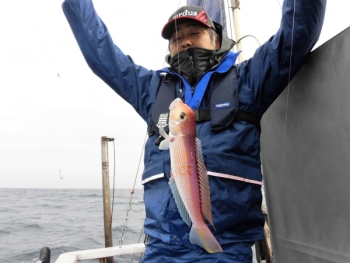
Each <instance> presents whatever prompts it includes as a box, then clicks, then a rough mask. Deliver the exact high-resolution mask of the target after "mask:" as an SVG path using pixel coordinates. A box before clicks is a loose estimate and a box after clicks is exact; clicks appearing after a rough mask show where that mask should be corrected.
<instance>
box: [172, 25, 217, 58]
mask: <svg viewBox="0 0 350 263" xmlns="http://www.w3.org/2000/svg"><path fill="white" fill-rule="evenodd" d="M169 41H170V44H169V50H170V56H172V57H173V56H174V55H176V54H177V53H178V52H180V51H183V50H186V49H188V48H191V47H200V48H205V49H212V50H215V49H218V48H219V47H220V42H219V39H216V41H215V43H213V41H212V39H211V38H210V35H209V32H208V30H207V29H206V28H204V27H202V26H200V24H199V23H196V22H185V23H182V24H179V25H177V27H176V30H174V33H173V34H172V36H171V38H170V40H169Z"/></svg>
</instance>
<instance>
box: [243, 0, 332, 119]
mask: <svg viewBox="0 0 350 263" xmlns="http://www.w3.org/2000/svg"><path fill="white" fill-rule="evenodd" d="M326 2H327V0H284V3H283V7H282V19H281V24H280V28H279V30H278V31H277V33H276V34H275V35H274V36H272V37H271V38H270V39H269V40H268V41H267V42H266V43H265V44H263V45H262V46H261V47H259V48H258V49H257V50H256V52H255V54H254V56H253V57H252V58H251V59H249V60H247V61H244V62H242V63H241V64H239V65H238V71H239V75H240V78H239V86H240V88H241V89H242V92H240V94H241V97H240V98H239V100H240V102H241V101H242V102H243V103H242V104H243V108H245V110H248V111H251V112H253V113H254V114H257V115H258V116H262V115H263V113H264V112H265V111H266V110H267V108H268V107H269V106H270V105H271V104H272V102H273V101H274V100H275V99H276V98H277V97H278V95H279V94H280V93H281V92H282V91H283V89H284V88H285V87H286V86H287V85H288V82H289V80H291V79H292V78H293V76H294V75H295V74H296V72H297V71H298V70H299V68H300V67H301V66H302V64H303V62H304V61H305V59H306V57H307V55H308V54H309V52H310V51H311V50H312V48H313V46H314V45H315V44H316V42H317V40H318V38H319V36H320V33H321V28H322V24H323V20H324V15H325V8H326ZM247 97H248V98H247ZM249 100H250V101H249Z"/></svg>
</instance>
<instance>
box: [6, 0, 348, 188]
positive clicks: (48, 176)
mask: <svg viewBox="0 0 350 263" xmlns="http://www.w3.org/2000/svg"><path fill="white" fill-rule="evenodd" d="M61 3H62V0H50V1H48V0H34V1H28V0H13V1H0V25H1V26H0V34H1V49H0V92H1V93H0V94H1V96H0V187H6V188H7V187H11V188H15V187H19V188H23V187H25V188H101V187H102V168H101V137H102V136H108V137H113V138H115V146H116V166H117V168H116V188H132V186H133V182H134V180H135V176H136V173H137V167H138V163H139V159H140V155H141V151H142V148H143V143H144V139H145V134H146V125H145V123H143V121H142V120H141V118H140V117H139V116H138V115H137V113H136V112H134V110H133V109H132V108H131V106H129V105H128V104H126V103H125V102H124V101H123V100H121V99H120V98H119V97H118V96H117V95H116V94H115V93H114V92H113V91H112V89H110V88H109V87H108V86H107V85H106V84H104V83H103V82H102V81H101V80H100V79H99V78H98V77H96V76H95V75H94V74H93V73H92V72H91V70H90V69H89V68H88V66H87V64H86V63H85V60H84V58H83V56H82V55H81V53H80V50H79V48H78V45H77V44H76V42H75V39H74V37H73V34H72V32H71V30H70V28H69V26H68V23H67V21H66V19H65V17H64V14H63V12H62V9H61ZM184 3H185V1H180V5H184ZM94 5H95V8H96V10H97V12H98V14H99V15H100V17H102V19H103V20H104V22H105V23H106V25H107V27H108V28H109V30H110V32H111V35H112V37H113V39H114V42H115V43H116V44H117V45H119V47H120V48H121V49H122V50H123V51H124V53H126V54H129V55H131V56H132V58H133V59H134V61H135V63H137V64H140V65H143V66H145V67H147V68H149V69H159V68H162V67H164V66H165V64H164V57H165V55H166V51H167V42H166V41H165V40H163V39H162V38H161V37H160V31H161V29H162V27H163V25H164V23H165V22H166V21H167V19H168V17H169V16H170V14H171V13H173V12H174V11H175V10H176V9H177V7H178V6H179V1H178V0H176V1H175V0H168V1H165V0H150V1H145V0H128V1H116V0H95V1H94ZM348 10H350V2H349V1H344V0H329V1H328V8H327V12H326V20H325V24H324V28H323V31H322V34H321V38H320V40H319V42H318V44H317V46H319V45H321V44H322V43H324V42H325V41H327V40H328V39H330V38H332V37H333V36H335V35H336V34H338V33H339V32H341V31H342V30H344V29H345V28H347V27H348V26H350V17H349V15H348ZM280 13H281V10H280V6H279V2H278V1H277V0H267V1H261V0H242V1H241V13H240V18H241V31H242V35H247V34H249V35H254V36H255V37H256V38H258V39H259V41H260V43H264V42H265V41H266V40H267V39H268V38H269V37H270V36H271V35H273V34H274V32H275V31H276V30H277V28H278V26H279V21H280ZM243 47H244V52H243V54H244V57H245V58H249V57H250V56H252V54H253V52H254V50H255V49H256V48H257V47H258V44H257V42H256V41H255V40H254V39H253V38H246V39H245V40H243ZM58 74H59V77H58ZM109 155H110V159H111V162H110V168H111V185H112V172H113V169H112V168H113V160H112V159H113V144H112V143H109ZM142 158H143V157H142ZM142 168H143V165H141V166H140V172H139V175H138V178H137V184H136V187H141V184H140V181H141V172H142ZM60 170H61V173H62V175H63V179H60V178H59V171H60Z"/></svg>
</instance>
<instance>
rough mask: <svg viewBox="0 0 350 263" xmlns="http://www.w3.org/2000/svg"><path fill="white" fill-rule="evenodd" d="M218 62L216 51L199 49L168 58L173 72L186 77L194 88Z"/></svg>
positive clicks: (185, 51)
mask: <svg viewBox="0 0 350 263" xmlns="http://www.w3.org/2000/svg"><path fill="white" fill-rule="evenodd" d="M218 62H219V58H218V57H217V55H216V50H210V49H205V48H198V47H194V48H189V49H187V50H184V51H181V52H179V53H178V54H176V55H175V56H173V57H168V63H169V65H170V67H171V70H173V71H175V72H176V73H178V74H180V75H181V76H182V77H184V78H185V79H186V80H187V81H188V82H189V83H190V84H191V85H192V86H194V85H195V84H196V83H197V82H198V80H199V79H200V78H201V77H202V76H203V74H204V73H205V72H206V71H207V70H208V69H210V68H212V67H213V66H215V65H216V64H217V63H218Z"/></svg>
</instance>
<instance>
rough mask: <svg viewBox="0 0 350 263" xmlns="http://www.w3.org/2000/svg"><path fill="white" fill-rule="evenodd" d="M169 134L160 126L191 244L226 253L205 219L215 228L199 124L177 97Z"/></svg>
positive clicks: (170, 120)
mask: <svg viewBox="0 0 350 263" xmlns="http://www.w3.org/2000/svg"><path fill="white" fill-rule="evenodd" d="M169 109H170V116H169V130H170V132H169V135H167V134H166V133H165V131H164V129H163V127H162V125H160V134H161V135H162V136H163V137H164V138H165V140H163V141H162V142H161V144H160V146H159V148H160V149H162V150H166V149H170V159H171V178H170V181H169V185H170V188H171V191H172V194H173V196H174V199H175V201H176V205H177V208H178V210H179V213H180V215H181V217H182V219H183V220H184V221H185V222H186V224H187V225H188V226H191V223H192V227H191V230H190V242H191V243H192V244H196V245H198V246H201V247H202V248H204V249H205V250H206V251H208V252H209V253H217V252H222V248H221V246H220V244H219V243H218V241H217V240H216V238H215V237H214V235H213V234H212V233H211V231H210V229H209V228H208V226H207V225H206V223H205V221H204V218H206V219H207V220H208V221H209V223H210V224H211V225H212V226H214V224H213V219H212V213H211V202H210V190H209V179H208V174H207V170H206V167H205V165H204V162H203V157H202V146H201V142H200V140H199V139H198V138H196V126H195V125H196V122H195V113H194V112H193V110H192V109H191V108H190V107H189V106H187V105H186V104H184V103H183V102H182V100H181V99H179V98H177V99H175V100H174V101H173V102H172V103H171V104H170V107H169Z"/></svg>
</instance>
